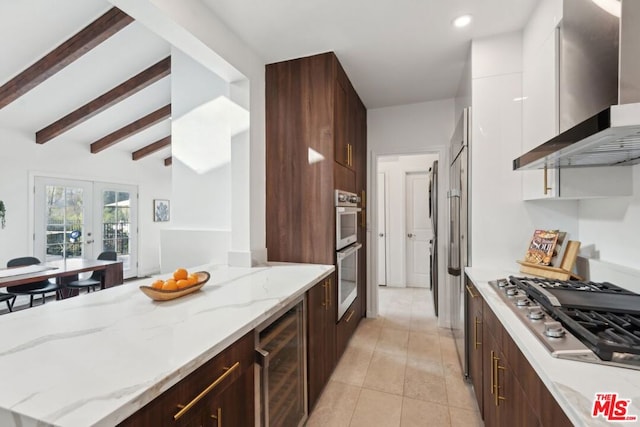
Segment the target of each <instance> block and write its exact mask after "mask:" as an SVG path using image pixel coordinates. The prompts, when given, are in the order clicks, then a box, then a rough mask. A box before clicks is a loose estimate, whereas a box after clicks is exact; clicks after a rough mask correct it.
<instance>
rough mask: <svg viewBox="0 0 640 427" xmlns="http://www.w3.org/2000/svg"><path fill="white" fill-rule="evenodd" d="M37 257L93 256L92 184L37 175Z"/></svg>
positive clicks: (44, 259)
mask: <svg viewBox="0 0 640 427" xmlns="http://www.w3.org/2000/svg"><path fill="white" fill-rule="evenodd" d="M35 182H36V189H35V223H36V229H35V233H34V243H35V256H36V257H38V258H39V259H40V260H41V261H44V262H47V261H54V260H57V259H63V258H93V257H94V254H93V247H92V244H93V238H92V225H91V221H92V218H91V209H92V208H91V206H92V185H91V183H90V182H87V181H70V180H58V179H45V178H39V177H37V178H36V180H35Z"/></svg>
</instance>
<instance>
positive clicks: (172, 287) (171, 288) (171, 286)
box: [162, 279, 178, 291]
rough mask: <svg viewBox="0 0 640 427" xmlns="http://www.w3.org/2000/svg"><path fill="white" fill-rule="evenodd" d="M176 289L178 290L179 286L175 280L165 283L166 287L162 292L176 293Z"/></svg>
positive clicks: (163, 287) (163, 286)
mask: <svg viewBox="0 0 640 427" xmlns="http://www.w3.org/2000/svg"><path fill="white" fill-rule="evenodd" d="M176 289H178V284H177V283H176V281H175V280H173V279H169V280H167V281H165V282H164V285H162V290H164V291H175V290H176Z"/></svg>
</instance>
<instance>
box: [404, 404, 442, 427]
mask: <svg viewBox="0 0 640 427" xmlns="http://www.w3.org/2000/svg"><path fill="white" fill-rule="evenodd" d="M450 425H451V420H450V418H449V407H447V406H446V405H440V404H438V403H433V402H425V401H422V400H416V399H411V398H408V397H405V398H404V399H403V400H402V418H401V419H400V427H425V426H433V427H436V426H437V427H448V426H450Z"/></svg>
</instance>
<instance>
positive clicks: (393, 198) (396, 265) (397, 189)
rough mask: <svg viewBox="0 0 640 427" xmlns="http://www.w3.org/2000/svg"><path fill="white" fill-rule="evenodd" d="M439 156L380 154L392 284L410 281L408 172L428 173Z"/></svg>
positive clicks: (388, 271) (399, 284) (379, 166)
mask: <svg viewBox="0 0 640 427" xmlns="http://www.w3.org/2000/svg"><path fill="white" fill-rule="evenodd" d="M435 160H438V155H437V154H419V155H404V156H380V157H378V173H380V172H384V173H385V179H386V187H387V188H386V190H387V197H386V199H387V203H386V206H385V208H386V212H387V215H386V219H387V220H386V223H387V229H386V246H387V251H386V253H387V260H386V261H387V262H386V265H387V285H388V286H401V287H404V286H406V285H407V275H406V261H405V260H406V229H407V226H406V219H407V212H406V207H407V202H406V175H407V173H409V172H424V173H427V172H428V171H429V168H430V167H431V165H433V162H434V161H435ZM425 197H428V195H426V194H425ZM376 236H377V234H376ZM378 241H379V239H378ZM426 255H427V256H426V257H425V258H423V262H424V263H425V264H428V263H429V258H428V254H426ZM376 276H377V275H376ZM376 276H374V277H376Z"/></svg>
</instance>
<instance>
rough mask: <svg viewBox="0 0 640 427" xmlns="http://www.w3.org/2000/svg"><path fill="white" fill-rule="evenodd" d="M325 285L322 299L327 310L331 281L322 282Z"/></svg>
mask: <svg viewBox="0 0 640 427" xmlns="http://www.w3.org/2000/svg"><path fill="white" fill-rule="evenodd" d="M324 283H325V288H324V298H325V301H326V303H325V307H326V309H327V310H329V307H331V279H327V280H325V281H324Z"/></svg>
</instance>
